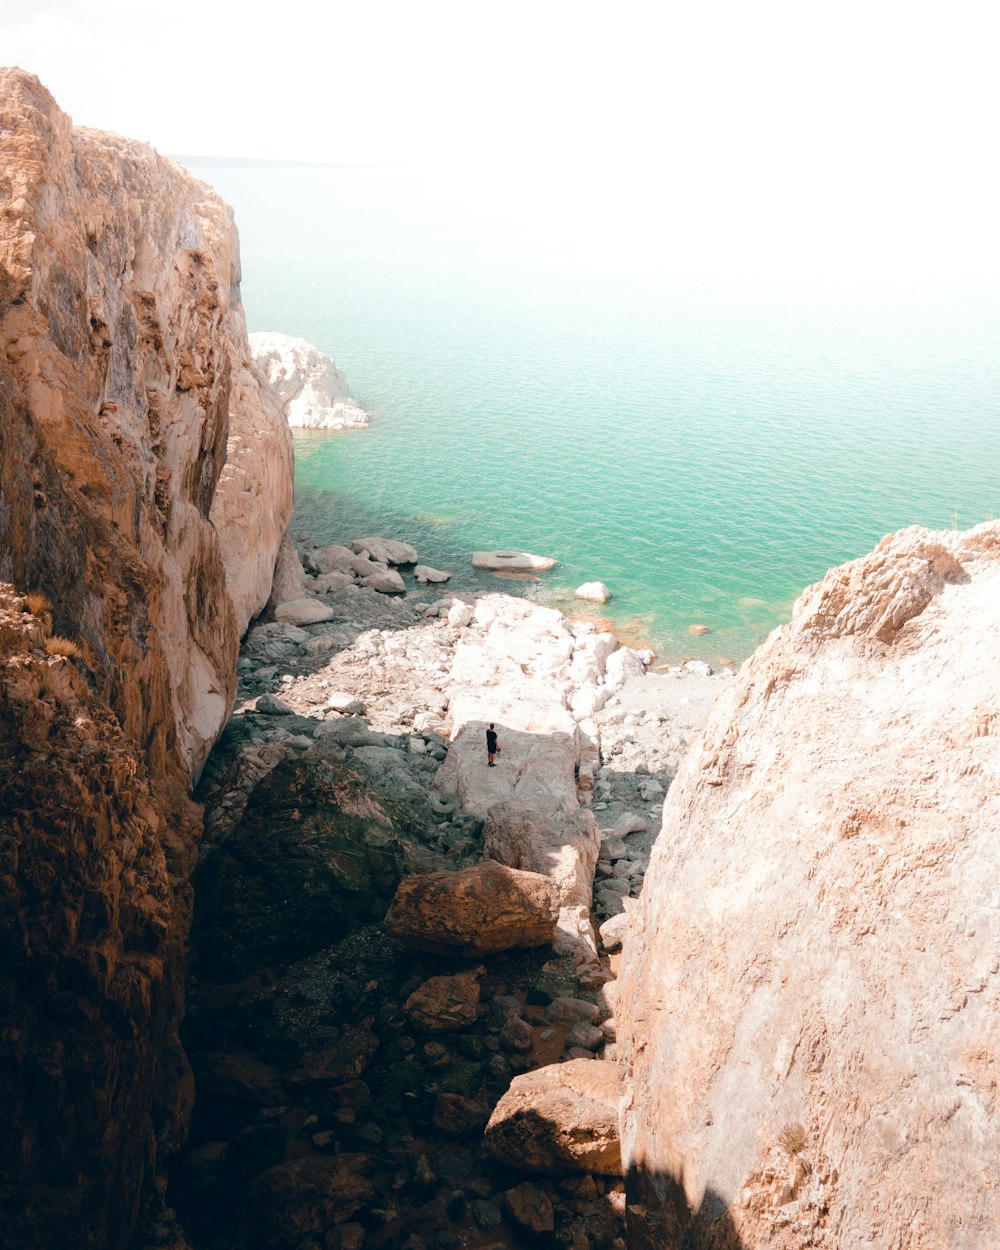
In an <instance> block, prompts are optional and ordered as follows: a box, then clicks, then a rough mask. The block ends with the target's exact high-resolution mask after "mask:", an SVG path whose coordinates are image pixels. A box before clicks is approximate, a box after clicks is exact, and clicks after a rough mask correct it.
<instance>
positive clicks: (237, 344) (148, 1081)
mask: <svg viewBox="0 0 1000 1250" xmlns="http://www.w3.org/2000/svg"><path fill="white" fill-rule="evenodd" d="M0 197H2V212H0V579H2V580H3V581H5V582H7V583H10V588H9V589H8V591H7V592H6V593H7V595H8V596H9V597H8V598H7V599H5V610H6V611H7V612H8V614H9V618H10V619H9V621H8V626H7V629H8V635H9V642H10V646H9V647H5V648H4V649H2V650H3V653H2V655H0V665H2V666H3V670H4V671H3V673H2V674H0V677H2V681H3V684H4V688H5V709H4V713H3V727H2V729H3V740H4V772H3V794H0V854H2V867H0V915H2V916H3V922H2V935H3V937H2V940H3V952H4V958H3V960H2V961H0V978H2V980H3V982H4V990H3V994H4V1003H5V1010H6V1014H5V1015H4V1016H3V1017H2V1018H0V1065H2V1068H0V1070H2V1082H3V1085H2V1088H3V1095H4V1106H5V1117H4V1122H5V1128H4V1129H3V1130H2V1131H0V1138H2V1142H3V1144H2V1148H0V1171H2V1177H0V1206H2V1207H3V1209H4V1211H5V1212H8V1211H11V1210H16V1212H17V1213H18V1214H17V1217H16V1219H12V1220H8V1219H5V1228H4V1234H3V1236H4V1241H5V1244H9V1245H21V1244H24V1245H32V1246H35V1247H38V1246H47V1245H50V1244H56V1243H57V1242H58V1243H59V1244H66V1241H65V1239H66V1237H67V1235H68V1234H70V1233H71V1234H72V1240H73V1243H74V1244H77V1245H95V1246H97V1245H99V1246H102V1247H116V1246H119V1245H124V1244H125V1243H126V1242H127V1241H128V1239H129V1237H130V1236H131V1233H132V1230H133V1227H134V1225H135V1222H136V1220H137V1218H138V1214H139V1209H140V1205H141V1199H142V1195H143V1194H144V1193H145V1192H147V1190H148V1186H149V1183H150V1182H151V1178H152V1175H153V1174H154V1172H155V1170H156V1168H157V1160H158V1151H159V1150H160V1148H161V1147H162V1146H163V1145H164V1144H166V1145H168V1146H169V1145H171V1144H175V1143H176V1140H177V1138H178V1134H179V1131H180V1125H181V1124H182V1122H183V1119H184V1115H185V1111H186V1097H187V1096H186V1094H185V1090H186V1088H187V1086H186V1078H185V1072H186V1067H185V1064H184V1060H183V1056H182V1055H181V1053H180V1049H179V1047H178V1046H177V1045H176V1028H177V1024H178V1022H179V1019H180V1014H181V1013H180V999H181V982H182V975H181V974H182V963H181V952H182V948H183V942H184V938H185V935H186V932H187V928H188V920H189V916H188V912H189V907H188V886H187V881H188V878H189V875H190V871H191V867H192V862H193V858H194V854H195V849H196V845H197V838H198V833H199V827H200V818H199V816H198V813H197V810H196V809H195V808H193V806H192V805H191V804H190V803H189V801H188V798H187V795H188V792H189V789H190V785H191V781H192V779H193V778H194V777H195V776H197V774H198V772H199V770H200V768H201V766H202V764H203V763H204V760H205V758H206V756H207V753H208V751H209V749H210V748H211V745H212V743H213V741H214V739H215V737H216V735H217V734H218V732H219V730H220V728H221V726H222V725H223V724H224V722H225V719H226V717H227V715H228V712H229V709H230V707H231V705H232V700H233V695H234V689H235V661H236V655H237V645H238V632H237V629H238V616H237V611H236V610H234V605H233V599H232V598H231V595H230V592H229V590H228V589H227V586H229V587H234V588H243V587H247V589H246V591H245V593H243V591H242V590H241V591H240V593H238V594H237V593H236V590H234V592H233V593H234V594H236V597H237V598H238V599H239V601H240V608H239V619H240V620H242V619H243V618H244V617H249V615H252V614H253V612H255V611H257V610H259V608H260V607H261V606H263V604H264V602H266V599H267V595H268V593H269V589H270V569H269V567H268V563H269V562H270V564H271V565H273V561H274V554H275V552H276V550H277V545H278V541H279V540H280V532H279V531H282V530H283V529H284V527H285V523H286V522H287V515H288V512H289V510H290V507H291V472H290V466H291V460H290V454H286V450H283V449H287V439H288V433H287V429H286V428H285V427H284V423H283V421H282V422H281V423H280V425H278V426H277V428H278V429H279V430H280V431H281V432H280V435H276V441H275V442H274V443H273V448H274V449H275V450H274V453H273V454H274V457H275V458H276V461H277V460H279V459H280V457H281V456H284V460H282V461H281V466H282V467H280V468H275V469H274V471H273V473H271V476H270V478H269V479H266V480H265V483H264V485H263V487H262V486H261V485H260V483H259V482H258V483H257V484H254V481H253V478H252V474H251V473H250V472H249V470H248V471H247V473H246V474H245V476H244V480H243V483H241V484H237V485H235V486H233V484H232V481H231V480H230V482H229V485H230V487H231V488H232V493H233V494H234V495H236V496H239V495H252V494H256V495H257V496H258V497H260V498H265V497H266V513H262V512H261V511H260V509H259V508H258V510H257V513H256V519H251V520H248V517H250V518H252V517H253V516H254V510H253V508H252V506H249V505H248V503H247V500H246V499H240V498H237V499H236V501H235V503H234V504H233V505H232V507H227V506H226V505H225V503H224V502H222V503H220V495H219V483H220V475H222V478H223V482H224V484H225V483H226V481H227V479H226V475H225V474H224V471H223V470H224V465H225V462H226V446H227V438H228V436H229V434H230V412H231V409H232V411H233V432H234V436H235V437H236V438H237V439H239V438H243V439H244V440H246V439H248V438H249V437H250V435H249V431H250V430H251V429H253V430H254V431H257V430H259V429H261V428H263V427H266V426H267V424H268V422H267V416H266V411H265V410H266V408H267V406H268V404H270V405H271V409H272V410H273V415H274V417H275V419H276V420H277V418H279V417H280V408H279V407H278V405H277V403H276V402H275V401H274V400H273V399H271V400H269V399H268V397H267V392H266V390H265V389H264V388H263V384H262V383H261V382H260V381H259V380H258V379H257V377H256V375H254V374H253V371H252V366H251V364H250V355H249V348H248V346H247V342H246V336H245V332H244V327H243V317H242V312H241V310H240V306H239V295H238V280H239V262H238V256H237V242H236V233H235V229H234V227H233V223H232V217H231V213H230V210H229V209H228V208H227V207H226V205H225V204H223V202H222V201H221V200H220V199H219V198H218V197H217V196H216V195H215V194H214V193H213V192H212V191H210V190H209V189H208V188H207V187H205V186H204V185H202V184H201V183H199V182H197V181H196V180H195V179H193V178H192V177H190V176H189V175H188V174H186V173H185V172H184V171H183V170H181V169H180V168H178V167H177V166H176V165H174V164H172V163H171V162H169V161H166V160H164V159H162V158H161V157H159V156H158V155H157V154H156V153H155V152H153V151H152V150H151V149H150V148H148V147H145V146H144V145H141V144H138V143H133V142H130V141H129V140H126V139H122V138H119V137H117V136H114V135H107V134H101V133H98V132H95V131H87V130H75V129H74V128H73V127H72V124H71V122H70V120H69V118H68V117H66V116H65V114H63V113H62V112H60V110H59V109H58V107H57V106H56V104H55V103H54V101H53V100H52V98H51V96H50V95H49V94H48V92H46V91H45V89H44V88H43V87H42V86H41V85H40V84H39V83H38V81H37V79H35V78H33V77H31V76H30V75H28V74H25V73H23V72H21V71H18V70H4V71H0ZM258 400H259V401H260V408H259V409H258V407H257V406H256V405H257V402H258ZM236 461H237V462H238V463H239V464H241V465H243V466H244V467H245V466H246V464H247V460H246V459H245V458H244V459H243V460H240V457H239V455H237V457H236ZM269 471H270V470H269ZM244 486H245V489H244ZM223 493H225V492H223ZM234 515H235V516H237V517H239V518H240V519H241V522H242V523H243V524H244V532H245V535H249V534H252V535H253V536H254V538H255V541H257V542H258V543H260V544H262V545H263V547H264V548H265V551H264V553H263V554H261V552H259V551H253V552H250V551H247V550H246V548H247V547H248V546H249V545H250V544H249V543H248V541H247V540H246V538H244V539H242V540H240V541H237V542H235V543H233V542H228V547H227V541H228V540H227V537H226V533H225V527H226V525H227V524H228V522H229V520H230V519H231V518H232V517H233V516H234ZM265 517H266V518H269V519H264V518H265ZM213 518H215V523H213ZM218 526H221V527H222V528H223V541H222V542H220V535H219V530H218V528H217V527H218ZM234 548H236V549H242V553H241V558H242V560H243V561H244V563H248V564H250V565H252V566H253V569H252V574H250V575H248V574H247V573H246V572H245V570H244V571H241V569H240V567H239V566H238V562H234V563H233V564H232V567H231V569H230V570H227V569H226V567H225V565H224V558H223V557H224V553H225V552H226V551H227V550H228V551H229V552H230V554H231V553H232V551H233V549H234ZM265 582H266V586H265V584H264V583H265ZM251 583H252V584H253V587H252V589H251V588H250V585H251ZM28 590H35V591H40V592H43V593H44V595H45V596H47V598H48V600H49V601H50V602H51V605H52V607H51V612H46V611H45V610H44V609H43V608H42V607H41V606H40V604H39V603H37V602H36V604H35V607H36V609H37V611H38V612H40V613H41V617H37V616H36V615H35V614H34V610H33V611H32V613H30V614H27V615H26V614H24V613H23V612H22V609H21V606H20V604H21V600H20V599H19V598H18V596H19V595H20V596H23V593H24V592H25V591H28ZM29 615H30V616H31V617H32V619H33V620H35V621H36V622H37V620H39V619H41V620H43V626H41V628H43V633H44V632H45V631H48V632H49V633H50V634H51V631H54V632H55V633H56V634H58V635H64V636H67V637H68V638H70V639H71V640H72V641H73V642H74V643H75V644H76V645H77V646H78V648H79V650H80V653H81V657H82V658H81V659H80V660H75V659H69V660H65V659H63V660H60V662H59V665H62V666H65V665H66V664H67V663H68V664H71V665H74V666H76V667H77V668H78V669H79V673H80V677H79V680H78V681H77V682H76V684H75V685H72V683H71V685H72V689H69V687H66V688H64V686H65V683H63V684H61V685H59V688H58V689H56V688H54V687H52V685H51V681H52V680H55V679H54V678H53V679H51V680H50V677H49V676H46V674H47V673H50V671H51V672H54V671H55V670H56V669H58V668H59V665H56V664H53V663H51V662H50V661H48V660H45V659H43V658H42V657H44V656H47V655H49V654H50V653H49V652H48V651H46V650H45V645H46V644H45V640H44V637H42V638H39V637H36V636H35V634H34V633H32V632H31V631H35V630H36V628H38V626H37V624H33V625H31V627H30V630H29V633H30V634H31V637H30V639H29V640H28V641H27V642H26V641H25V636H23V630H22V627H21V624H20V621H21V617H22V616H24V619H25V620H27V619H28V616H29ZM25 648H27V651H28V652H30V659H25V658H24V656H25ZM84 672H85V673H86V681H85V682H84V680H83V677H82V674H83V673H84ZM57 684H59V683H57ZM88 752H89V753H90V755H89V756H88ZM88 758H90V760H91V766H88V763H87V761H88ZM29 780H30V784H29ZM32 785H33V786H34V787H35V791H32V789H31V786H32ZM15 799H16V801H15ZM137 860H138V861H141V864H139V866H137ZM143 917H145V919H143ZM109 1177H114V1178H115V1179H114V1182H113V1188H114V1192H113V1193H109V1192H108V1185H109ZM8 1198H9V1199H10V1201H11V1202H12V1203H15V1205H14V1206H13V1207H11V1206H9V1205H7V1203H6V1199H8ZM15 1199H16V1202H15ZM98 1209H99V1210H100V1212H101V1214H100V1217H99V1218H96V1217H94V1216H93V1213H94V1212H95V1211H97V1210H98ZM78 1214H83V1215H85V1216H86V1218H79V1219H78V1218H77V1215H78Z"/></svg>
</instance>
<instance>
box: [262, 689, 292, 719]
mask: <svg viewBox="0 0 1000 1250" xmlns="http://www.w3.org/2000/svg"><path fill="white" fill-rule="evenodd" d="M254 708H255V710H256V711H258V712H261V713H262V714H263V715H264V716H291V715H292V709H291V708H290V707H289V706H288V704H287V703H285V702H283V701H282V700H281V699H279V698H278V696H277V695H273V694H262V695H261V696H260V698H259V699H258V700H257V702H256V703H255V704H254Z"/></svg>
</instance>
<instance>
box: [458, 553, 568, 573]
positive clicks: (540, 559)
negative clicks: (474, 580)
mask: <svg viewBox="0 0 1000 1250" xmlns="http://www.w3.org/2000/svg"><path fill="white" fill-rule="evenodd" d="M558 563H559V561H558V560H553V559H550V558H549V557H548V556H533V555H532V554H531V552H530V551H474V552H473V553H472V567H473V568H474V569H497V570H501V571H503V572H507V573H530V572H539V571H541V570H543V569H551V568H555V566H556V565H557V564H558Z"/></svg>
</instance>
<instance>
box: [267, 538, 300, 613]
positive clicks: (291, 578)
mask: <svg viewBox="0 0 1000 1250" xmlns="http://www.w3.org/2000/svg"><path fill="white" fill-rule="evenodd" d="M305 598H306V591H305V572H304V571H303V568H302V561H301V559H300V558H299V553H298V550H297V549H296V547H295V544H294V543H293V542H292V540H291V539H290V538H289V537H288V535H287V534H286V535H285V536H284V538H282V540H281V546H280V547H279V548H278V557H277V559H276V560H275V564H274V576H273V578H272V581H271V595H270V600H269V603H270V605H271V607H272V608H274V607H277V605H278V604H279V603H290V602H294V601H296V600H299V599H305Z"/></svg>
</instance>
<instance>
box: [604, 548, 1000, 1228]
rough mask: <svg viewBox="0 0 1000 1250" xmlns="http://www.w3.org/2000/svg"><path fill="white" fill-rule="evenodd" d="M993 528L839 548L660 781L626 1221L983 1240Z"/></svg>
mask: <svg viewBox="0 0 1000 1250" xmlns="http://www.w3.org/2000/svg"><path fill="white" fill-rule="evenodd" d="M998 625H1000V525H997V524H996V523H990V524H988V525H984V526H981V527H979V528H978V529H975V530H972V531H969V532H968V533H966V534H958V533H948V532H946V533H928V532H926V531H922V530H916V529H912V530H906V531H903V532H902V533H900V534H898V535H896V536H894V537H891V538H887V539H885V540H883V542H882V543H880V545H879V546H878V548H877V549H876V550H875V551H874V552H873V553H872V554H871V555H869V556H866V557H865V558H863V559H861V560H857V561H855V562H853V563H852V564H848V565H845V566H844V567H843V568H840V569H836V570H834V571H832V572H831V573H830V574H828V575H827V577H826V578H825V579H824V581H823V582H821V583H820V584H819V585H818V586H815V587H813V588H812V589H811V590H809V591H807V592H806V593H805V594H804V595H803V597H802V599H801V600H800V602H799V603H798V604H797V605H796V612H795V616H794V619H793V621H792V622H791V624H789V625H788V626H786V627H785V628H783V629H782V630H780V631H778V632H777V633H776V634H774V635H772V637H771V639H770V640H769V641H768V643H767V644H765V646H764V647H762V648H761V649H760V650H759V651H758V652H757V654H756V655H755V656H754V657H753V659H752V660H751V661H750V662H749V663H748V664H746V665H744V667H743V669H742V670H741V672H740V674H739V676H738V677H737V679H736V681H734V682H733V683H732V684H731V686H730V688H729V689H728V690H727V691H726V692H725V693H724V694H723V695H722V696H721V698H720V700H719V702H718V703H717V705H716V707H715V710H714V712H713V714H712V715H711V717H710V719H709V722H708V725H707V727H706V729H705V731H704V734H703V737H702V739H701V740H700V742H699V743H697V744H696V745H695V746H694V747H693V748H692V751H691V753H690V754H689V756H688V757H687V759H686V761H685V762H684V764H683V765H682V768H681V771H680V773H679V775H678V777H677V780H676V781H675V783H674V786H673V788H672V789H671V791H670V796H669V799H668V801H667V806H666V809H665V815H664V823H663V831H662V834H661V836H660V839H659V842H658V844H657V846H656V848H655V851H654V856H653V861H652V863H651V866H650V870H649V872H648V874H647V876H646V884H645V887H644V889H643V892H642V901H641V906H640V909H639V910H638V913H637V914H636V913H633V916H632V917H630V920H631V921H632V923H631V925H630V932H629V937H628V942H627V945H626V949H625V953H626V959H625V967H624V972H623V976H622V980H621V983H620V984H621V993H620V995H619V1000H618V1001H619V1008H618V1013H617V1016H618V1030H619V1038H620V1039H621V1040H622V1041H623V1045H624V1048H625V1052H626V1055H627V1057H628V1059H629V1061H630V1065H631V1096H630V1100H629V1103H628V1106H627V1110H626V1112H625V1115H624V1120H623V1151H624V1154H625V1159H626V1165H627V1167H628V1168H629V1182H628V1183H629V1189H630V1193H629V1198H630V1202H631V1204H633V1206H634V1207H635V1209H636V1212H637V1217H636V1220H635V1221H634V1223H633V1225H632V1227H633V1233H634V1236H633V1242H634V1245H635V1246H636V1247H639V1248H641V1250H647V1248H651V1247H653V1246H662V1245H665V1244H675V1242H676V1243H677V1244H679V1242H680V1240H681V1239H682V1238H686V1240H685V1241H684V1244H685V1245H691V1246H693V1247H699V1246H704V1247H707V1246H712V1247H715V1246H722V1245H725V1246H729V1245H736V1244H738V1245H739V1246H741V1247H744V1248H745V1250H756V1248H757V1247H760V1248H763V1247H765V1246H766V1247H769V1248H778V1250H785V1248H788V1250H791V1248H792V1247H796V1248H797V1247H800V1246H805V1245H810V1246H821V1247H829V1248H830V1250H834V1248H835V1247H842V1246H860V1245H866V1246H872V1247H880V1248H881V1247H885V1248H888V1247H896V1246H917V1245H920V1246H925V1247H935V1248H937V1247H958V1246H969V1247H971V1246H979V1245H987V1244H992V1242H993V1241H994V1240H995V1238H996V1230H997V1228H998V1227H1000V1197H998V1191H997V1189H996V1187H995V1186H994V1185H992V1184H991V1183H988V1182H987V1179H986V1178H987V1177H990V1176H991V1175H995V1166H996V1160H997V1158H998V1157H1000V1103H998V1100H997V1080H998V1074H1000V1057H998V1050H997V1028H996V1021H997V1012H998V1010H1000V922H998V913H997V907H996V881H997V878H998V873H1000V843H998V841H997V837H996V831H997V828H998V826H1000V714H998V711H997V709H998V707H1000V628H998Z"/></svg>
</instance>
